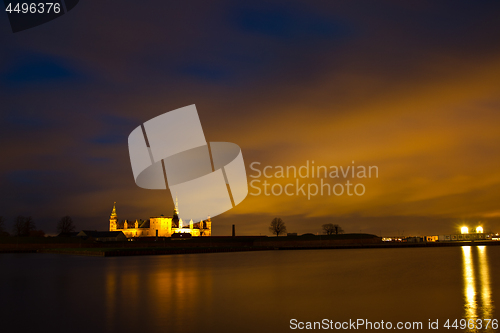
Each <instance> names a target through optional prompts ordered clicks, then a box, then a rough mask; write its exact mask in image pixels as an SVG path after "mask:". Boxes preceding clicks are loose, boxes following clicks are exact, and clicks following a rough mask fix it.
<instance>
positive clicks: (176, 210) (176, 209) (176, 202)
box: [174, 194, 179, 215]
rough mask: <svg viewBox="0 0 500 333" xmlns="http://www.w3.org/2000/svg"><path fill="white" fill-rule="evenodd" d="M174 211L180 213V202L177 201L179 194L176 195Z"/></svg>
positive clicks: (176, 213)
mask: <svg viewBox="0 0 500 333" xmlns="http://www.w3.org/2000/svg"><path fill="white" fill-rule="evenodd" d="M174 213H175V215H179V202H178V201H177V194H176V195H175V208H174Z"/></svg>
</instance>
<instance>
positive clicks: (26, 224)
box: [12, 215, 36, 236]
mask: <svg viewBox="0 0 500 333" xmlns="http://www.w3.org/2000/svg"><path fill="white" fill-rule="evenodd" d="M35 229H36V227H35V221H33V218H32V217H31V216H28V217H24V216H21V215H19V216H18V217H16V219H15V220H14V226H13V228H12V232H13V234H14V236H29V234H30V232H31V231H33V230H35Z"/></svg>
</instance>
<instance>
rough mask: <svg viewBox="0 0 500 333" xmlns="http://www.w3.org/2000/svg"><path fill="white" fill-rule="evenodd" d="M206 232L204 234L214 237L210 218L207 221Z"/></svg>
mask: <svg viewBox="0 0 500 333" xmlns="http://www.w3.org/2000/svg"><path fill="white" fill-rule="evenodd" d="M205 229H206V230H205V232H204V234H205V235H207V236H212V220H211V219H210V216H209V217H208V219H207V220H206V221H205Z"/></svg>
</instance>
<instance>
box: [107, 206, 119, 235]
mask: <svg viewBox="0 0 500 333" xmlns="http://www.w3.org/2000/svg"><path fill="white" fill-rule="evenodd" d="M117 222H118V216H117V215H116V202H115V203H114V204H113V211H112V212H111V216H110V217H109V231H116V224H117Z"/></svg>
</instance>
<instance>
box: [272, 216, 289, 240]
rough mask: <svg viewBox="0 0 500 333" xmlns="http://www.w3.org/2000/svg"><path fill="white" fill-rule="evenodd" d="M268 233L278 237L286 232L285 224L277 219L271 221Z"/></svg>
mask: <svg viewBox="0 0 500 333" xmlns="http://www.w3.org/2000/svg"><path fill="white" fill-rule="evenodd" d="M269 231H271V232H272V233H273V234H274V235H276V237H279V235H280V234H283V233H285V232H286V226H285V222H283V220H282V219H281V218H279V217H275V218H274V219H273V220H272V221H271V225H270V226H269Z"/></svg>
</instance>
